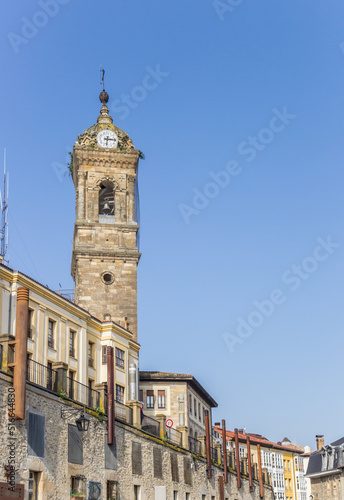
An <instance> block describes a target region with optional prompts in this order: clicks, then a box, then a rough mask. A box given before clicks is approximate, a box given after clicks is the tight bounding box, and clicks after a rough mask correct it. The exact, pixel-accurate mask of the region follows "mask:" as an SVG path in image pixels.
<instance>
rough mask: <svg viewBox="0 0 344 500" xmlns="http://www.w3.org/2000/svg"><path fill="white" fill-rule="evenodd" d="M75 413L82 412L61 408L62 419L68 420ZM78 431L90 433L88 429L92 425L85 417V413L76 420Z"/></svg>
mask: <svg viewBox="0 0 344 500" xmlns="http://www.w3.org/2000/svg"><path fill="white" fill-rule="evenodd" d="M75 413H80V410H78V409H76V408H75V409H74V408H64V407H63V406H62V408H61V418H64V419H65V418H67V417H70V416H72V415H73V414H75ZM75 423H76V426H77V428H78V431H81V432H83V431H88V427H89V425H90V421H89V420H88V418H86V417H85V415H84V413H81V415H80V417H79V418H77V419H76V420H75Z"/></svg>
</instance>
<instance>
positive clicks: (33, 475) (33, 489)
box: [28, 470, 39, 500]
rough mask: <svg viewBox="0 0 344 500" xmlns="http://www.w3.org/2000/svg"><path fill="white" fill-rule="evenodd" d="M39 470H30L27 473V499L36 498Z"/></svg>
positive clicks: (36, 499) (32, 499)
mask: <svg viewBox="0 0 344 500" xmlns="http://www.w3.org/2000/svg"><path fill="white" fill-rule="evenodd" d="M38 483H39V472H34V471H32V470H30V473H29V490H28V491H29V500H38Z"/></svg>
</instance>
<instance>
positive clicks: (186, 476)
mask: <svg viewBox="0 0 344 500" xmlns="http://www.w3.org/2000/svg"><path fill="white" fill-rule="evenodd" d="M184 481H185V484H189V485H191V484H192V481H191V462H190V460H189V459H188V458H186V457H184Z"/></svg>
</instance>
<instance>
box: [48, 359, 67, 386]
mask: <svg viewBox="0 0 344 500" xmlns="http://www.w3.org/2000/svg"><path fill="white" fill-rule="evenodd" d="M52 365H53V370H55V371H57V390H58V391H65V392H67V373H68V364H67V363H63V361H57V362H54V363H52Z"/></svg>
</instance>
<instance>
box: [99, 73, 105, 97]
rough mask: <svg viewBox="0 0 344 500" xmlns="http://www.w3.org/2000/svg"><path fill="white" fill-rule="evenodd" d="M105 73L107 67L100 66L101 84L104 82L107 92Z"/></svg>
mask: <svg viewBox="0 0 344 500" xmlns="http://www.w3.org/2000/svg"><path fill="white" fill-rule="evenodd" d="M104 75H105V69H104V68H102V67H100V85H101V84H103V92H105V80H104Z"/></svg>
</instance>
